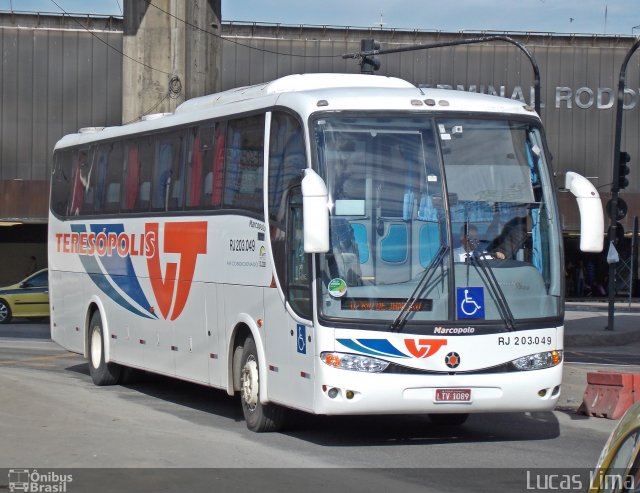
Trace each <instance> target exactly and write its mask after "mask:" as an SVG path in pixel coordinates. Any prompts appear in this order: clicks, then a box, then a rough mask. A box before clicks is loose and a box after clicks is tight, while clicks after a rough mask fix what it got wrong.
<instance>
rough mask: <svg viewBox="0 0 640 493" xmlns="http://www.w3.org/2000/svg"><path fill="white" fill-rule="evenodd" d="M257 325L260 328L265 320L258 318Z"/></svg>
mask: <svg viewBox="0 0 640 493" xmlns="http://www.w3.org/2000/svg"><path fill="white" fill-rule="evenodd" d="M256 325H257V326H258V328H259V329H261V328H262V326H263V325H264V321H263V320H262V319H261V318H259V319H258V320H256Z"/></svg>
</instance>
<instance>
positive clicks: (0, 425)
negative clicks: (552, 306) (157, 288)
mask: <svg viewBox="0 0 640 493" xmlns="http://www.w3.org/2000/svg"><path fill="white" fill-rule="evenodd" d="M567 367H568V368H569V370H572V368H571V366H570V364H569V365H567ZM575 371H576V372H579V371H580V370H579V369H576V370H575ZM568 373H569V374H572V371H569V372H568ZM572 407H577V406H572V405H571V404H570V403H569V404H567V403H566V402H565V403H564V405H563V406H561V407H560V408H559V410H557V411H554V412H549V413H518V414H493V415H484V414H481V415H473V416H471V417H470V419H469V420H468V421H467V423H466V424H465V425H464V426H462V427H458V428H446V427H437V426H435V425H433V424H432V423H431V422H430V421H429V420H428V418H426V417H425V416H367V417H322V416H309V415H306V414H302V413H293V415H292V418H291V422H290V425H289V427H288V428H287V429H286V430H285V431H283V432H281V433H271V434H255V433H252V432H250V431H248V430H247V429H246V427H245V424H244V422H243V421H242V413H241V410H240V406H239V402H238V400H237V399H234V398H231V397H229V396H227V395H226V393H224V392H221V391H217V390H211V389H208V388H205V387H202V386H199V385H193V384H188V383H184V382H180V381H176V380H172V379H168V378H164V377H159V376H153V375H147V376H144V377H143V378H142V379H141V380H140V381H138V382H136V383H133V384H130V385H127V386H113V387H96V386H94V385H93V384H92V382H91V378H90V377H89V372H88V367H87V363H86V362H85V361H84V360H83V359H82V358H81V357H80V356H78V355H75V354H71V353H68V352H67V351H65V350H63V349H62V348H60V347H59V346H57V345H56V344H55V343H53V342H52V341H50V340H49V334H48V326H47V325H46V324H31V323H16V324H12V325H7V326H1V327H0V467H5V468H7V469H8V468H16V467H21V468H36V467H37V468H38V469H39V471H46V470H52V469H55V468H70V469H69V471H72V472H73V474H75V475H76V479H75V482H74V483H72V484H70V485H69V487H68V488H67V491H68V492H69V493H73V492H74V491H116V490H120V491H130V490H131V491H133V490H135V491H186V486H185V485H187V484H188V485H192V486H193V489H192V490H193V491H200V490H201V488H202V489H204V488H205V487H206V489H208V490H210V491H216V490H219V491H225V492H226V491H235V490H240V489H242V491H246V489H254V488H255V489H260V490H261V491H283V490H287V489H288V490H292V491H302V490H304V491H314V490H315V489H318V490H320V489H322V490H323V491H326V489H327V488H328V489H331V490H336V491H367V492H371V491H391V490H392V488H393V491H403V492H404V491H448V492H450V491H451V492H455V491H474V492H483V491H487V492H494V491H498V490H503V491H527V489H531V488H528V486H531V485H530V484H529V485H528V484H527V482H528V481H529V482H530V481H531V477H536V475H539V474H541V471H546V470H553V471H555V473H558V471H578V473H580V474H583V475H586V474H588V472H589V471H590V470H591V469H592V468H593V466H594V465H595V463H596V461H597V459H598V456H599V454H600V451H601V449H602V446H603V445H604V443H605V441H606V438H607V436H608V435H609V433H610V431H611V430H612V429H613V427H614V425H615V421H611V420H606V419H600V418H589V417H586V416H580V415H577V414H576V413H575V409H573V408H572ZM78 468H90V469H78ZM105 468H118V469H105ZM119 468H127V469H119ZM192 468H197V469H192ZM263 468H269V469H268V470H265V469H263ZM109 471H111V473H109ZM114 471H116V472H117V473H114ZM542 474H543V475H544V474H546V473H544V472H542ZM5 477H7V476H4V475H3V473H2V472H1V470H0V491H1V490H2V489H3V484H4V483H3V478H5ZM145 487H148V488H149V490H147V489H145ZM534 489H535V488H534ZM585 489H586V485H585V488H584V489H582V490H581V491H584V490H585Z"/></svg>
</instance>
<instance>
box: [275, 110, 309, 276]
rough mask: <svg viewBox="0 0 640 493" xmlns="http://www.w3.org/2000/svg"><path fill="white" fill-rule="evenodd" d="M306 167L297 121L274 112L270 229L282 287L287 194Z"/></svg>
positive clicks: (301, 137)
mask: <svg viewBox="0 0 640 493" xmlns="http://www.w3.org/2000/svg"><path fill="white" fill-rule="evenodd" d="M306 167H307V163H306V156H305V146H304V135H303V130H302V126H301V124H300V122H299V121H298V120H297V119H296V118H295V117H294V116H293V115H291V114H288V113H284V112H279V111H274V112H273V115H272V117H271V131H270V143H269V185H268V190H269V212H268V218H269V228H270V231H271V249H272V251H273V258H274V261H275V269H276V275H277V276H278V279H279V280H280V284H281V285H283V286H284V285H285V269H286V253H285V248H286V238H285V229H286V228H285V221H286V215H287V207H288V197H289V194H290V191H291V190H292V188H293V187H295V186H296V185H297V186H299V185H300V179H301V176H302V174H301V171H302V170H303V169H304V168H306Z"/></svg>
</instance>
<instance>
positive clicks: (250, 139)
mask: <svg viewBox="0 0 640 493" xmlns="http://www.w3.org/2000/svg"><path fill="white" fill-rule="evenodd" d="M263 156H264V115H257V116H251V117H247V118H243V119H239V120H233V121H231V122H229V124H228V132H227V152H226V160H225V167H226V170H225V183H224V185H225V188H224V205H225V207H228V208H233V209H246V210H250V211H254V212H262V168H263V166H262V162H263V159H264V157H263Z"/></svg>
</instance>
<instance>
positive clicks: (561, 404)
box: [557, 300, 640, 413]
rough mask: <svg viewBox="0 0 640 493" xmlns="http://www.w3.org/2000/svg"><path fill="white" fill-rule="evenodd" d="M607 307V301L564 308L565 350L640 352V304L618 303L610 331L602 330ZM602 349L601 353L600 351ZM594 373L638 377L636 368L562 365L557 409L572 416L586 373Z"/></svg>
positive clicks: (618, 352) (569, 305)
mask: <svg viewBox="0 0 640 493" xmlns="http://www.w3.org/2000/svg"><path fill="white" fill-rule="evenodd" d="M608 310H609V305H608V303H607V302H606V301H602V302H598V301H595V300H593V301H568V302H567V303H566V304H565V325H564V327H565V329H564V347H565V349H566V350H568V351H578V352H582V353H591V352H593V353H596V354H597V352H599V351H600V352H608V353H617V354H637V353H639V352H640V303H639V302H637V301H633V302H632V303H631V305H629V303H628V302H617V303H616V304H615V310H614V327H613V330H612V331H611V330H605V327H606V326H607V323H608ZM603 348H604V349H603ZM596 371H607V372H617V371H620V372H624V373H640V367H638V366H620V367H616V366H612V365H596V364H587V365H585V364H576V363H565V366H564V375H563V378H562V393H561V394H560V400H559V401H558V406H557V409H559V410H564V411H565V412H569V413H574V412H576V411H577V409H578V407H579V406H580V404H581V403H582V399H583V395H584V391H585V389H586V387H587V373H589V372H596Z"/></svg>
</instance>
